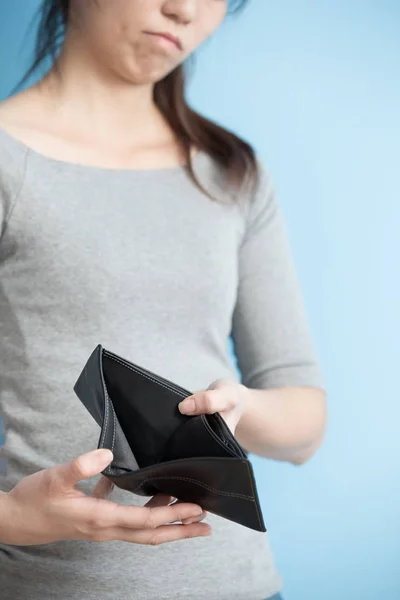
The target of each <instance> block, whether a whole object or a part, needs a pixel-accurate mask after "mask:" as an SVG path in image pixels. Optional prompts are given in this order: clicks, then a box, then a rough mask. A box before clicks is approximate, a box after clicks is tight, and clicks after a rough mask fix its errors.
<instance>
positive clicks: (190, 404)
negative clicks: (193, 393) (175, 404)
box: [179, 398, 196, 414]
mask: <svg viewBox="0 0 400 600" xmlns="http://www.w3.org/2000/svg"><path fill="white" fill-rule="evenodd" d="M195 409H196V404H195V401H194V400H192V399H191V398H187V399H186V400H184V401H183V402H181V403H180V404H179V410H180V411H181V412H183V413H186V414H190V413H193V412H194V411H195Z"/></svg>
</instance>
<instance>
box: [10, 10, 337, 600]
mask: <svg viewBox="0 0 400 600" xmlns="http://www.w3.org/2000/svg"><path fill="white" fill-rule="evenodd" d="M241 4H243V2H242V3H241ZM230 8H233V7H232V6H228V3H227V2H225V1H224V0H145V1H140V0H113V2H110V1H109V0H99V1H97V2H94V1H89V0H87V1H86V2H82V0H70V1H68V0H46V1H45V2H44V3H43V12H42V21H41V27H40V29H39V34H38V47H37V60H36V65H35V66H37V65H39V64H40V63H41V62H42V60H44V59H45V58H47V57H48V56H52V55H53V52H52V51H54V49H55V45H56V43H57V40H58V39H59V37H58V35H59V25H60V23H61V26H62V28H63V30H65V36H64V37H63V43H62V48H61V52H60V54H59V56H58V57H57V58H56V60H55V61H54V63H53V64H52V66H51V68H50V70H49V71H48V72H47V74H46V75H45V76H44V78H43V79H41V80H40V81H39V82H38V83H37V84H35V85H33V86H32V87H30V88H28V89H27V90H25V91H23V92H21V93H18V94H15V95H14V96H12V97H11V98H9V99H8V100H7V101H5V102H4V103H3V104H2V105H1V106H0V124H1V131H0V183H1V188H0V198H1V213H0V214H1V232H2V237H1V246H0V273H1V288H0V290H1V293H0V325H1V336H0V339H1V341H0V344H1V357H2V360H1V366H0V369H1V371H0V376H1V386H0V393H1V412H2V414H3V415H4V419H5V423H6V429H7V437H6V444H5V448H4V454H5V458H6V460H7V468H8V471H7V475H6V477H5V478H3V479H2V481H1V489H2V494H1V495H0V542H1V545H0V549H1V552H0V589H1V590H2V595H1V597H2V599H3V600H9V599H11V598H13V599H14V598H18V599H19V600H28V599H29V600H39V599H40V600H54V598H59V599H65V600H67V599H68V600H77V599H79V600H81V599H82V598H84V599H85V600H91V599H96V600H109V599H115V598H118V599H119V598H121V599H122V598H123V599H126V600H128V599H140V600H146V599H148V600H150V599H151V600H153V599H157V600H162V599H167V598H168V599H174V600H179V599H181V600H182V599H185V600H187V599H189V598H190V599H194V600H196V599H206V598H207V599H222V600H223V599H228V598H229V599H232V600H233V599H238V600H239V599H243V600H262V599H264V598H270V597H273V596H274V595H275V594H278V593H279V592H280V588H281V582H280V578H279V575H278V574H277V572H276V570H275V567H274V561H273V557H272V555H271V552H270V549H269V546H268V543H267V539H266V537H265V536H264V535H263V534H259V533H256V532H254V531H251V530H249V529H247V528H245V527H241V526H238V525H235V524H233V523H231V522H230V521H227V520H223V519H220V518H217V517H215V516H214V515H209V516H208V517H207V524H206V523H202V522H200V521H202V520H203V518H204V516H205V515H204V514H203V513H202V509H201V507H198V506H195V505H191V504H184V503H172V500H171V498H165V497H161V496H160V497H156V498H154V499H152V500H150V502H149V504H148V505H147V506H143V503H142V502H141V500H140V499H139V498H137V497H134V496H133V495H130V494H128V493H125V492H122V491H121V490H117V489H115V490H110V489H109V487H108V485H107V483H106V481H105V480H104V479H101V478H99V477H97V476H98V475H100V473H101V472H102V470H103V469H104V468H105V467H106V465H107V464H109V462H110V461H111V456H110V453H109V452H108V451H106V450H103V451H93V448H94V447H95V445H96V443H97V436H98V431H97V427H96V425H95V424H94V421H93V420H92V418H91V417H90V415H89V414H88V413H87V412H86V410H85V409H84V408H83V407H82V406H81V405H80V403H79V401H78V400H77V398H76V397H75V396H74V394H73V392H72V386H73V384H74V382H75V380H76V377H77V375H78V374H79V372H80V370H81V368H82V366H83V364H84V362H85V361H86V359H87V357H88V355H89V353H90V352H91V350H92V349H93V347H94V346H95V345H96V344H97V343H101V344H103V345H104V346H105V347H106V348H109V349H110V350H112V351H114V352H115V353H117V354H119V355H122V356H126V357H127V358H129V359H130V360H132V361H134V362H136V363H138V364H141V365H143V366H144V367H146V368H148V369H150V370H153V371H155V372H157V373H159V374H161V375H163V376H165V377H167V378H169V379H172V380H174V381H176V382H177V383H179V384H180V385H182V386H183V387H185V388H189V389H193V390H199V391H197V392H195V393H194V394H193V396H191V397H190V398H189V399H187V400H185V401H184V402H183V403H182V404H181V406H180V410H181V411H182V412H183V413H186V414H201V413H214V412H220V413H221V414H222V416H223V417H224V418H225V419H226V421H227V423H228V425H229V427H231V429H232V431H233V432H235V435H236V436H237V438H238V440H239V441H240V442H241V444H242V445H243V446H244V447H245V448H246V449H247V450H248V451H249V452H252V453H255V454H258V455H260V456H263V457H266V458H271V459H275V460H281V461H288V462H290V463H293V464H301V463H303V462H305V461H306V460H307V459H309V458H310V457H311V456H312V455H313V454H314V452H315V451H316V449H317V448H318V446H319V445H320V443H321V440H322V437H323V431H324V423H325V398H324V393H323V391H322V389H321V384H320V378H319V373H318V368H317V365H316V363H315V359H314V355H313V349H312V345H311V342H310V336H309V332H308V328H307V323H306V318H305V316H304V311H303V308H302V300H301V297H300V291H299V288H298V284H297V281H296V275H295V272H294V269H293V265H292V260H291V256H290V251H289V247H288V243H287V240H286V237H285V229H284V224H283V222H282V217H281V214H280V212H279V208H278V207H277V203H276V198H275V194H274V191H273V186H272V183H271V180H270V177H269V176H268V174H267V172H266V171H265V170H263V169H262V168H261V166H260V165H259V162H258V160H257V159H256V158H255V156H254V153H253V151H252V149H251V147H250V146H249V145H247V144H246V143H245V142H244V141H242V140H240V139H239V138H237V137H236V136H235V135H233V134H232V133H229V132H227V131H225V130H224V129H222V128H220V127H218V126H217V125H215V124H213V123H211V122H209V121H207V120H205V119H204V118H202V117H200V116H199V115H198V114H196V113H195V112H193V111H192V110H191V109H190V108H189V107H188V106H187V104H186V101H185V99H184V94H183V86H184V80H183V67H182V63H183V62H184V61H185V60H186V59H187V57H188V56H189V55H190V54H191V53H192V52H193V51H194V50H195V49H196V48H197V47H198V46H199V44H200V43H201V42H203V41H204V40H205V39H206V38H208V37H209V36H210V35H211V34H212V33H213V32H214V31H215V30H216V29H217V28H218V26H219V25H220V23H221V22H222V21H223V19H224V17H225V14H226V12H227V11H228V10H229V9H230ZM230 335H232V338H233V341H234V344H235V350H236V355H237V358H238V364H239V367H240V370H241V374H242V379H241V381H239V380H238V378H237V375H236V370H235V368H234V366H232V364H231V361H230V360H229V353H228V352H227V342H228V339H229V337H230ZM77 416H78V417H79V418H77ZM77 423H79V425H76V424H77ZM132 505H134V506H132ZM177 521H179V523H177V524H174V525H170V524H169V523H171V522H177ZM210 534H211V535H210ZM183 538H191V539H186V540H185V541H183ZM93 542H99V543H96V544H95V543H93ZM126 542H130V544H129V543H126ZM165 542H168V543H165ZM171 542H176V543H171ZM150 546H156V547H150Z"/></svg>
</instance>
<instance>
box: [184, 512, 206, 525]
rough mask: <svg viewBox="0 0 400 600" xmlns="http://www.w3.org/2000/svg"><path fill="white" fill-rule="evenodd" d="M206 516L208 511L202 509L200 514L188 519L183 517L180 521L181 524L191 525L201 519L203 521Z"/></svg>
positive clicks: (199, 521)
mask: <svg viewBox="0 0 400 600" xmlns="http://www.w3.org/2000/svg"><path fill="white" fill-rule="evenodd" d="M207 516H208V513H207V512H206V511H203V512H202V513H201V515H199V516H198V517H191V518H190V519H183V521H182V525H192V524H193V523H201V522H202V521H204V519H206V518H207Z"/></svg>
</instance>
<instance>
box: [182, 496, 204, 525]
mask: <svg viewBox="0 0 400 600" xmlns="http://www.w3.org/2000/svg"><path fill="white" fill-rule="evenodd" d="M176 504H182V500H177V501H176ZM207 516H208V513H207V511H205V510H203V512H202V513H201V515H199V516H198V517H191V518H189V519H183V521H182V524H183V525H191V524H192V523H200V522H201V521H204V519H206V518H207Z"/></svg>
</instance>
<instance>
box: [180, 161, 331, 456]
mask: <svg viewBox="0 0 400 600" xmlns="http://www.w3.org/2000/svg"><path fill="white" fill-rule="evenodd" d="M260 168H261V177H260V184H259V188H258V190H257V193H256V194H255V195H254V197H253V198H252V199H251V200H250V202H248V203H247V204H246V205H245V207H246V209H247V210H246V228H245V232H244V236H243V240H242V244H241V246H240V249H239V255H238V288H237V299H236V305H235V310H234V313H233V315H232V338H233V341H234V346H235V353H236V358H237V362H238V367H239V371H240V373H241V376H242V382H241V383H237V382H232V381H227V380H225V381H224V380H219V381H217V382H214V383H213V384H212V385H211V386H210V388H211V389H210V388H209V389H208V390H206V391H203V392H198V393H196V394H195V395H194V397H192V398H191V399H189V402H190V400H193V399H194V404H195V405H196V408H195V409H194V410H195V413H192V414H196V413H201V412H205V413H212V412H220V413H221V414H222V415H223V417H224V418H225V420H226V421H227V423H228V425H229V427H230V428H231V430H232V431H235V434H236V435H237V437H238V439H239V441H240V442H241V444H242V446H244V448H246V449H247V450H248V451H249V452H252V453H255V454H258V455H260V456H265V457H268V458H273V459H276V460H283V461H289V462H292V463H294V464H301V463H303V462H305V461H306V460H307V459H308V458H309V457H310V456H312V454H313V453H314V452H315V450H316V449H317V448H318V447H319V445H320V443H321V441H322V439H323V435H324V429H325V421H326V404H325V394H324V392H323V386H322V378H321V376H320V372H319V368H318V364H317V360H316V357H315V353H314V348H313V343H312V336H311V335H310V330H309V326H308V322H307V316H306V312H305V309H304V305H303V299H302V294H301V289H300V285H299V282H298V278H297V274H296V269H295V265H294V261H293V257H292V254H291V249H290V244H289V240H288V236H287V233H286V227H285V223H284V220H283V216H282V214H281V211H280V209H279V206H278V203H277V200H276V195H275V190H274V186H273V184H272V182H271V178H270V177H269V175H268V173H267V171H266V170H265V169H263V168H262V167H260ZM185 406H186V407H187V403H185V404H183V405H182V407H183V411H186V408H185ZM192 409H193V406H192Z"/></svg>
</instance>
